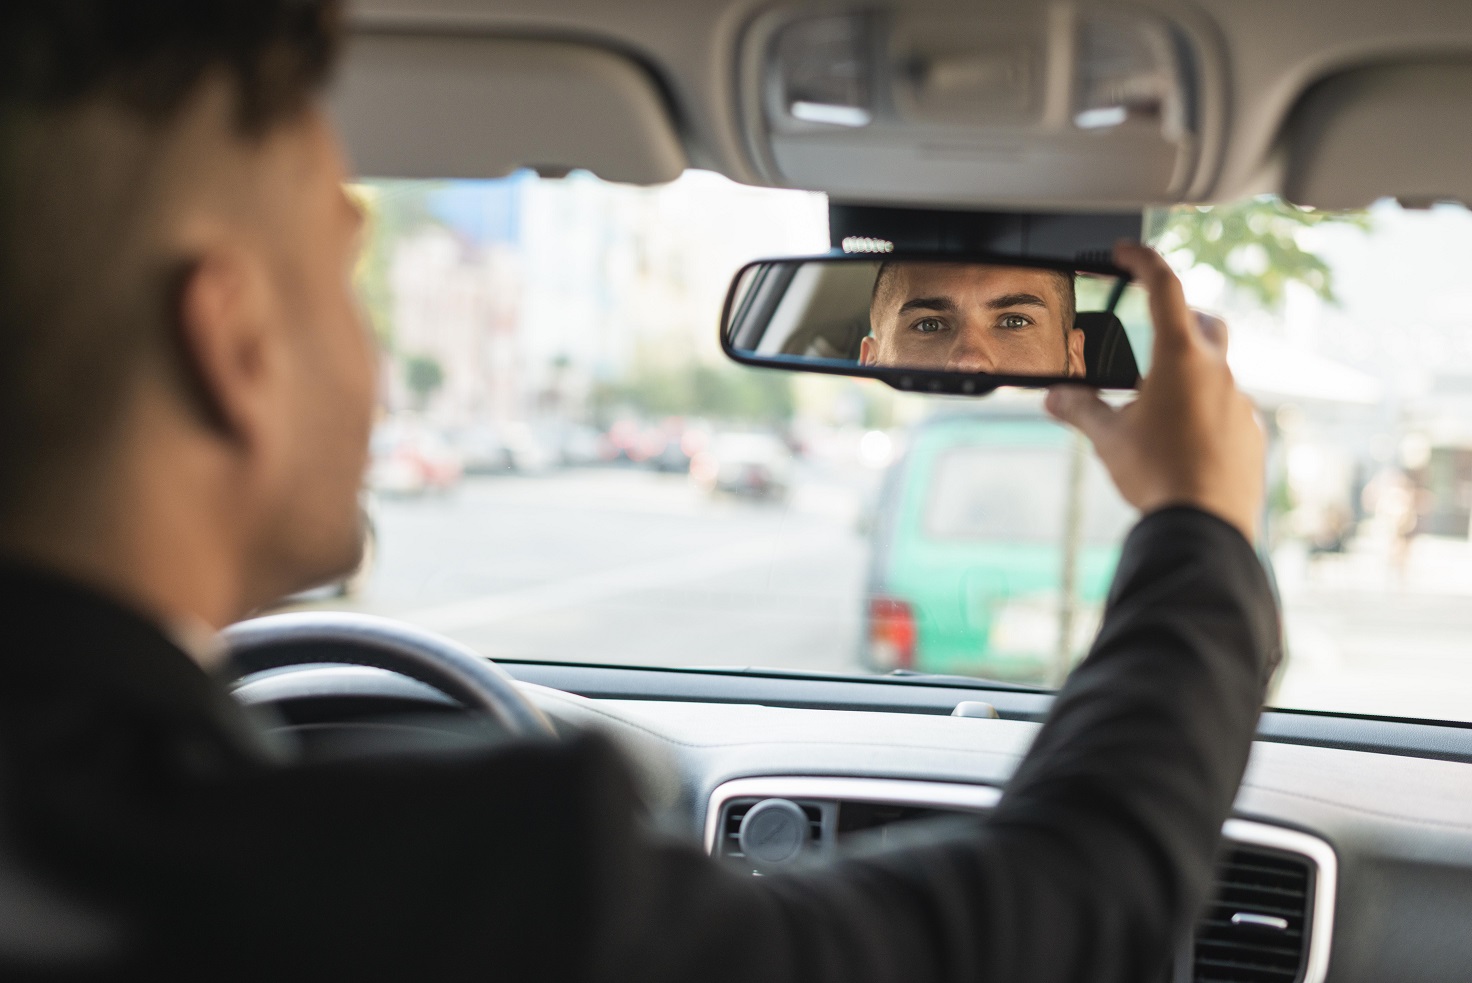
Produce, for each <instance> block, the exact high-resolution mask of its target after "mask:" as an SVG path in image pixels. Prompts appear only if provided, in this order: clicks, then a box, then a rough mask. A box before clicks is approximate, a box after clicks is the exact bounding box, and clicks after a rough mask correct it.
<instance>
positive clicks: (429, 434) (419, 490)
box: [368, 421, 464, 495]
mask: <svg viewBox="0 0 1472 983" xmlns="http://www.w3.org/2000/svg"><path fill="white" fill-rule="evenodd" d="M370 451H371V454H372V462H371V464H370V465H369V468H368V487H369V488H371V489H372V490H373V491H376V492H379V493H380V494H383V495H422V494H424V493H426V492H443V491H448V490H449V489H451V488H453V487H455V485H457V484H458V483H459V482H460V477H461V475H462V474H463V473H464V462H463V461H462V460H461V457H460V455H459V453H458V452H456V450H455V449H454V448H453V447H451V446H450V444H449V443H448V442H447V441H445V439H444V438H443V437H441V436H439V435H438V434H436V433H435V432H434V431H433V430H431V429H430V428H428V427H426V426H423V425H420V424H414V423H406V422H403V421H390V422H388V423H384V424H380V425H379V427H378V429H376V430H375V431H374V432H373V440H372V443H371V445H370Z"/></svg>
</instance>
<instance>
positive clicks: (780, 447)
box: [690, 433, 792, 501]
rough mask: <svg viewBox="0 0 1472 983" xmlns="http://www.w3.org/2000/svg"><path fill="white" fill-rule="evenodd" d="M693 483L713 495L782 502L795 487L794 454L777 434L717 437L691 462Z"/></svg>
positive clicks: (725, 434)
mask: <svg viewBox="0 0 1472 983" xmlns="http://www.w3.org/2000/svg"><path fill="white" fill-rule="evenodd" d="M690 479H691V480H692V481H694V482H695V484H696V486H697V487H699V488H702V489H704V490H706V491H707V492H710V493H712V494H719V493H725V494H730V495H740V496H743V497H746V498H753V499H762V500H766V501H779V500H781V499H784V498H786V497H787V492H788V489H789V488H790V487H791V484H792V451H791V450H789V449H788V447H787V444H786V443H784V442H783V440H782V438H780V437H778V436H777V435H776V434H771V433H724V434H718V435H717V436H715V437H714V438H712V439H711V441H710V444H709V445H708V446H707V447H706V449H705V450H702V451H700V452H699V453H697V454H696V455H695V457H694V458H693V459H692V460H691V462H690Z"/></svg>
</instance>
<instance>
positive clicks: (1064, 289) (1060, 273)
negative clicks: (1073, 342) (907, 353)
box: [869, 259, 1078, 331]
mask: <svg viewBox="0 0 1472 983" xmlns="http://www.w3.org/2000/svg"><path fill="white" fill-rule="evenodd" d="M899 262H903V260H892V259H891V260H885V261H884V262H883V263H880V264H879V269H878V271H877V272H876V273H875V274H874V289H873V290H872V291H871V292H870V293H869V309H870V310H871V311H872V310H873V309H874V302H875V301H876V300H878V299H879V294H880V291H882V290H883V289H884V288H885V287H886V286H887V285H888V283H889V281H890V280H891V279H893V278H894V266H895V264H896V263H899ZM957 265H965V264H957ZM1044 272H1046V273H1052V274H1053V275H1054V276H1055V277H1056V278H1057V281H1058V296H1059V297H1061V298H1062V299H1063V317H1062V321H1063V330H1064V331H1067V330H1069V329H1070V328H1072V327H1073V323H1074V319H1075V318H1076V317H1077V315H1078V299H1077V295H1076V293H1075V291H1074V275H1073V274H1072V273H1069V272H1068V271H1066V270H1044ZM872 329H873V327H872V325H871V326H870V330H872Z"/></svg>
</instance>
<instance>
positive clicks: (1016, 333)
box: [859, 262, 1086, 377]
mask: <svg viewBox="0 0 1472 983" xmlns="http://www.w3.org/2000/svg"><path fill="white" fill-rule="evenodd" d="M1074 307H1075V305H1074V291H1073V277H1072V276H1071V275H1070V274H1068V273H1064V272H1060V271H1057V270H1040V269H1032V268H1028V267H1024V266H994V265H989V264H981V263H907V262H888V263H884V264H883V265H881V266H880V267H879V272H878V274H877V275H876V276H875V279H874V292H873V295H872V299H871V300H870V302H869V325H870V335H869V337H867V338H865V339H864V340H863V342H862V343H861V345H860V350H859V361H860V363H862V364H864V365H884V366H892V367H895V368H912V369H933V370H946V371H950V372H986V373H989V374H992V375H1017V376H1056V377H1069V376H1083V375H1084V374H1085V371H1086V369H1085V367H1084V333H1083V331H1081V330H1079V329H1078V328H1077V327H1075V326H1074V314H1075V309H1074Z"/></svg>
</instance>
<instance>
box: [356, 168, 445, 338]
mask: <svg viewBox="0 0 1472 983" xmlns="http://www.w3.org/2000/svg"><path fill="white" fill-rule="evenodd" d="M440 187H443V184H442V183H437V182H429V181H369V182H365V183H363V184H360V185H356V186H355V187H354V190H355V192H356V194H357V198H358V200H359V202H360V203H361V205H362V206H363V210H364V212H365V213H366V214H367V217H368V224H367V230H366V235H365V236H364V240H363V253H362V256H361V257H360V259H359V262H358V269H357V286H358V297H359V299H360V300H361V302H362V304H363V309H364V311H365V312H366V313H367V315H368V322H369V324H371V325H372V327H373V333H374V335H375V336H377V338H378V343H379V345H380V346H381V347H382V348H383V350H384V351H386V352H392V351H393V350H394V323H393V289H392V287H391V286H390V284H389V270H390V267H391V266H392V264H393V255H394V249H395V247H396V246H397V245H398V244H399V241H400V240H401V239H403V238H404V237H406V236H408V235H411V234H412V233H414V232H415V231H417V230H418V229H421V228H423V227H424V226H426V225H435V224H438V223H437V222H436V221H435V219H434V217H433V216H432V215H431V214H430V212H429V197H430V195H431V194H433V193H434V191H435V190H436V189H438V188H440Z"/></svg>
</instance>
